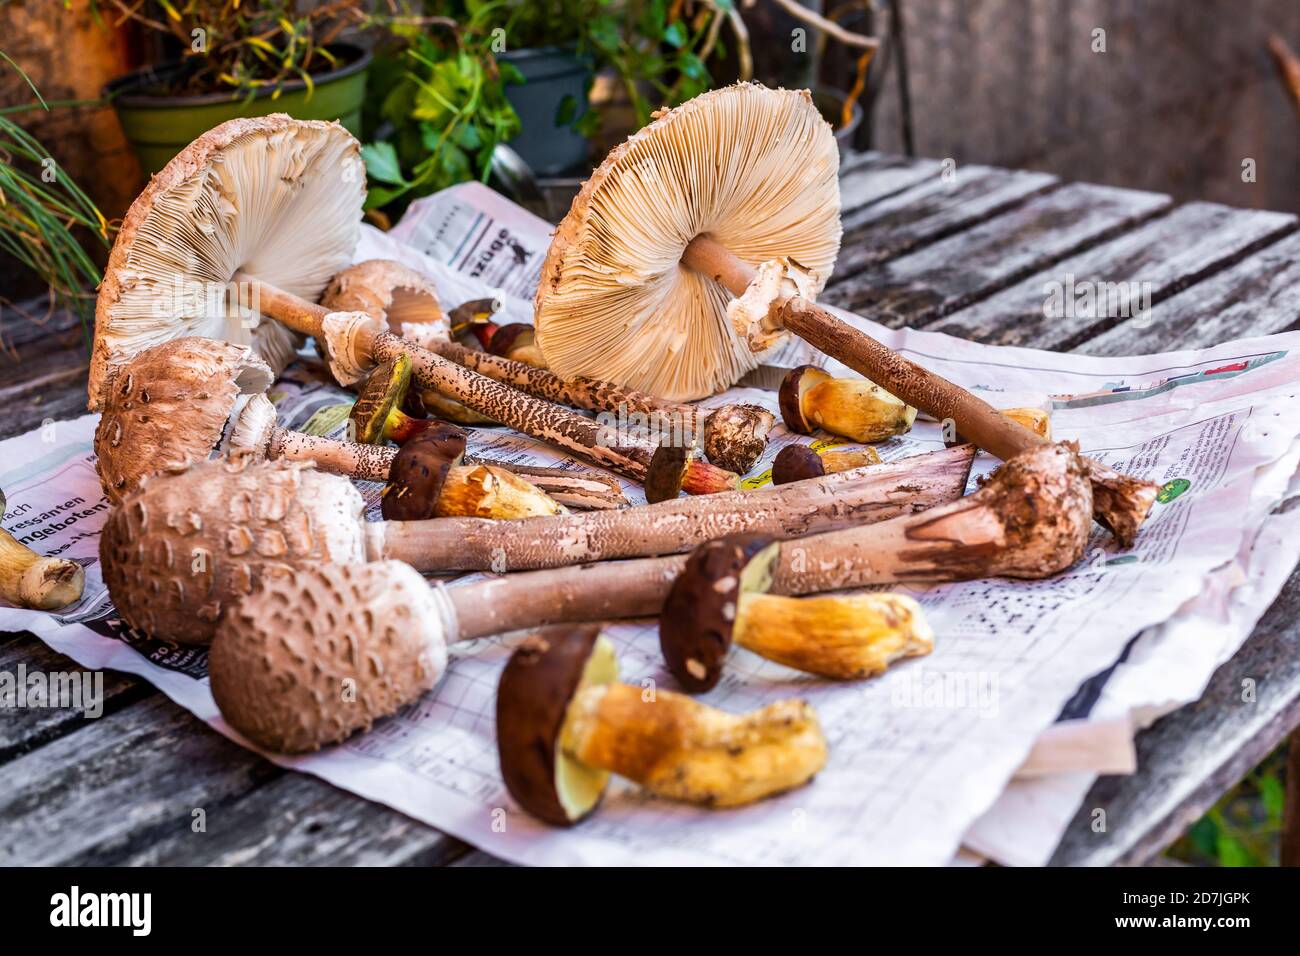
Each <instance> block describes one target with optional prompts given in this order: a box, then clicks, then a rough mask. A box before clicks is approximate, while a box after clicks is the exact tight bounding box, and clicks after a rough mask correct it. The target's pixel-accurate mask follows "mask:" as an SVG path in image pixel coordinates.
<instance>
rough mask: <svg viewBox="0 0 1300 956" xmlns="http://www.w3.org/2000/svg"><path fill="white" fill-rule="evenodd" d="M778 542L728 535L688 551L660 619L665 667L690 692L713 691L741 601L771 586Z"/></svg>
mask: <svg viewBox="0 0 1300 956" xmlns="http://www.w3.org/2000/svg"><path fill="white" fill-rule="evenodd" d="M780 548H781V545H780V542H779V541H777V540H775V539H774V538H772V537H771V536H769V535H764V534H733V535H727V536H725V537H722V538H715V539H714V540H712V541H706V542H704V544H702V545H700V546H699V547H697V548H696V549H695V550H694V551H692V552H691V556H690V557H689V558H687V559H686V564H685V566H683V568H682V570H681V573H679V574H678V575H677V580H675V581H673V586H672V587H671V588H670V589H669V591H668V597H667V599H666V600H665V601H664V607H663V611H661V612H660V615H659V649H660V651H662V652H663V656H664V663H665V664H667V665H668V669H669V670H670V671H672V674H673V676H674V677H676V678H677V680H678V681H679V682H680V683H681V685H682V687H683V688H685V689H686V690H687V691H690V692H691V693H703V692H704V691H706V690H712V689H713V687H715V686H716V685H717V683H718V680H719V679H720V678H721V677H722V670H723V666H724V665H725V663H726V659H727V651H728V650H730V648H731V638H732V629H733V628H734V627H735V624H736V615H737V611H738V609H739V604H740V597H741V595H742V594H744V593H746V592H754V591H757V592H766V591H767V590H768V588H770V587H771V586H772V565H773V563H774V562H775V561H776V559H777V556H778V555H779V553H780Z"/></svg>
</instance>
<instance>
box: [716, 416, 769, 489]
mask: <svg viewBox="0 0 1300 956" xmlns="http://www.w3.org/2000/svg"><path fill="white" fill-rule="evenodd" d="M775 424H776V416H775V415H773V414H772V413H771V412H769V411H768V410H767V409H766V408H763V407H762V406H759V405H746V404H728V405H723V406H721V407H720V408H715V409H714V410H713V411H711V412H709V415H708V417H707V418H705V420H704V456H705V457H706V458H708V459H709V461H711V462H712V463H713V464H715V465H717V466H718V467H719V468H725V469H727V471H734V472H735V473H736V474H738V475H743V474H745V473H747V472H748V471H749V469H751V468H753V467H754V463H755V462H756V461H758V459H759V458H760V457H761V456H762V454H763V452H764V451H766V450H767V435H768V432H770V431H771V430H772V426H773V425H775Z"/></svg>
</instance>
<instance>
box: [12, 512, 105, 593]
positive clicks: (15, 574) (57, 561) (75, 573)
mask: <svg viewBox="0 0 1300 956" xmlns="http://www.w3.org/2000/svg"><path fill="white" fill-rule="evenodd" d="M2 500H3V499H0V501H2ZM85 583H86V572H85V571H84V570H83V569H82V567H81V565H79V564H77V562H75V561H68V560H66V559H64V558H47V557H43V556H41V555H39V554H37V553H36V552H35V551H33V550H32V549H31V548H29V547H27V545H25V544H23V543H21V542H20V541H19V540H18V539H17V538H15V537H14V536H13V535H11V534H10V533H9V532H8V531H5V530H3V529H0V598H3V599H4V600H5V601H7V602H8V603H9V604H13V605H15V606H17V607H25V608H31V609H33V610H37V611H55V610H58V609H59V608H62V607H67V606H68V605H69V604H74V603H76V602H77V601H79V600H81V592H82V588H83V587H84V586H85Z"/></svg>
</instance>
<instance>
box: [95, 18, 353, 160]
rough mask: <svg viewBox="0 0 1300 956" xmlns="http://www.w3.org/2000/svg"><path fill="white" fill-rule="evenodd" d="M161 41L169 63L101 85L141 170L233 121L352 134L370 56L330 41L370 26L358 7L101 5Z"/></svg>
mask: <svg viewBox="0 0 1300 956" xmlns="http://www.w3.org/2000/svg"><path fill="white" fill-rule="evenodd" d="M107 3H108V4H109V5H110V6H112V7H113V8H116V9H117V10H118V11H119V12H120V13H121V14H122V16H123V17H126V18H128V19H130V20H133V21H135V22H136V23H139V24H141V25H142V26H144V27H146V28H148V29H150V30H153V31H155V32H156V33H158V34H160V35H161V36H162V37H163V45H164V49H166V50H169V51H172V52H174V53H175V54H176V56H175V58H174V59H169V60H166V61H165V62H163V63H160V64H158V65H155V66H149V67H145V68H144V69H141V70H137V71H135V72H133V73H130V74H128V75H126V76H123V77H120V78H118V79H117V80H114V81H113V82H111V83H110V84H109V85H108V86H107V87H106V89H105V94H106V95H107V96H108V97H109V98H110V99H111V100H112V102H113V106H114V108H115V109H116V110H117V115H118V119H119V120H120V122H121V124H122V128H123V130H124V132H125V133H126V137H127V139H128V140H129V141H130V143H131V146H132V148H133V149H134V151H135V153H136V155H137V156H138V157H139V159H140V163H141V165H142V166H143V167H144V169H145V171H146V172H150V173H152V172H156V171H157V170H159V169H161V168H162V167H163V166H164V165H165V164H166V163H167V161H168V160H169V159H171V158H172V156H174V155H175V154H176V153H177V152H179V151H180V150H181V148H182V147H184V146H185V145H186V144H187V143H189V142H190V141H192V140H193V139H195V138H196V137H197V136H199V135H200V134H201V133H203V132H204V131H206V130H209V129H211V128H212V127H213V126H216V125H217V124H218V123H221V122H224V121H225V120H228V119H232V118H234V117H239V116H264V115H266V114H268V113H277V112H279V113H289V114H290V115H291V116H294V117H296V118H298V119H326V120H335V119H336V120H339V121H340V122H342V123H343V125H344V126H346V127H347V128H348V129H349V130H350V131H351V132H352V133H354V134H356V135H360V134H361V107H362V103H363V101H364V100H365V89H366V71H367V69H368V67H369V65H370V59H371V57H370V54H369V52H367V51H366V50H364V49H362V48H361V47H359V46H356V45H354V44H351V43H346V42H343V41H341V40H340V36H341V35H342V33H343V31H344V30H346V29H348V28H349V27H360V26H364V25H367V24H370V23H373V22H375V21H373V19H372V18H371V17H370V15H369V14H368V12H367V11H366V9H365V4H364V2H363V0H324V2H321V3H318V4H316V5H314V6H312V5H303V4H301V3H299V2H296V0H243V2H242V3H231V2H230V0H186V2H184V3H181V2H180V0H155V2H151V3H147V4H142V3H140V2H138V0H107Z"/></svg>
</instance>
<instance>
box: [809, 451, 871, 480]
mask: <svg viewBox="0 0 1300 956" xmlns="http://www.w3.org/2000/svg"><path fill="white" fill-rule="evenodd" d="M821 459H822V467H823V468H825V469H826V472H827V474H832V475H833V474H838V473H839V472H841V471H852V470H853V469H854V468H864V467H866V466H867V465H878V464H880V452H878V451H876V450H875V449H874V448H859V449H858V450H857V451H824V452H821Z"/></svg>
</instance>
